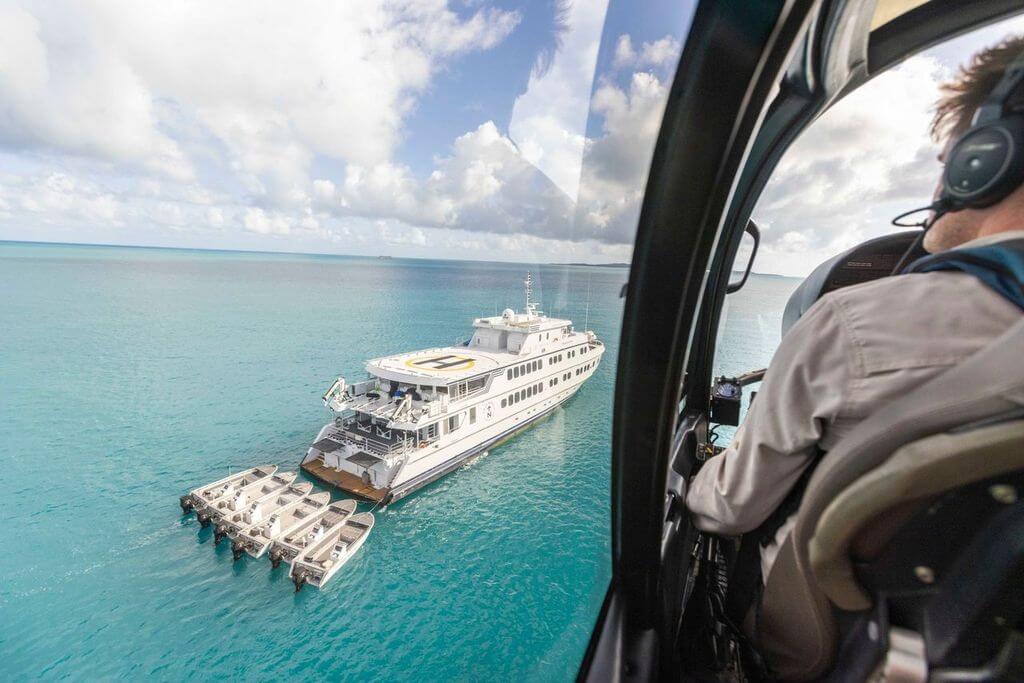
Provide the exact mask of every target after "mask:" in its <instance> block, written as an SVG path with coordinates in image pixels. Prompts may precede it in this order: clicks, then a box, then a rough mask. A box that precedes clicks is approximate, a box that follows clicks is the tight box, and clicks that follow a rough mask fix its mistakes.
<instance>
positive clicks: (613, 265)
mask: <svg viewBox="0 0 1024 683" xmlns="http://www.w3.org/2000/svg"><path fill="white" fill-rule="evenodd" d="M551 265H553V266H592V267H594V268H629V267H630V264H629V263H552V264H551Z"/></svg>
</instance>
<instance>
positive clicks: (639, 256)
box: [579, 0, 1019, 681]
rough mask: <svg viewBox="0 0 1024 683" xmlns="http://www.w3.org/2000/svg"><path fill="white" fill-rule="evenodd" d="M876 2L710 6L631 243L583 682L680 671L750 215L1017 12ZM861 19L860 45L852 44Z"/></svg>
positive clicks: (696, 25) (690, 40)
mask: <svg viewBox="0 0 1024 683" xmlns="http://www.w3.org/2000/svg"><path fill="white" fill-rule="evenodd" d="M1016 1H1017V0H1014V2H1016ZM874 4H875V0H835V1H834V2H828V1H827V0H805V1H801V0H777V1H776V2H773V3H735V2H730V0H701V1H700V2H699V4H698V7H697V9H696V12H695V14H694V19H693V22H692V24H691V28H690V32H689V35H688V36H687V38H686V42H685V44H684V49H683V54H682V56H681V58H680V68H679V70H678V71H677V73H676V76H675V80H674V82H673V85H672V88H671V91H670V93H669V97H668V102H667V106H666V110H665V115H664V119H663V122H662V128H661V131H660V132H659V137H658V142H657V145H656V147H655V151H654V156H653V159H652V164H651V171H650V175H649V177H648V182H647V188H646V193H645V195H644V201H643V206H642V210H641V215H640V221H639V226H638V232H637V239H636V245H635V248H634V252H633V262H632V269H631V272H630V278H629V283H628V289H627V301H626V311H625V316H624V320H623V331H622V339H621V347H620V354H619V363H618V372H617V377H616V392H615V414H614V417H613V436H612V563H613V568H612V581H611V585H610V587H609V591H608V594H607V596H606V598H605V602H604V604H603V606H602V609H601V613H600V615H599V617H598V620H597V624H596V626H595V629H594V632H593V634H592V636H591V640H590V644H589V646H588V648H587V651H586V653H585V655H584V660H583V662H582V664H581V668H580V672H579V679H580V680H595V681H598V680H602V681H603V680H626V679H628V680H651V679H656V678H660V677H661V676H662V675H664V676H666V677H672V676H674V675H677V674H678V672H679V662H678V661H677V660H676V651H675V647H674V644H675V642H676V641H675V639H676V637H677V636H678V630H679V626H680V617H681V612H682V607H683V605H682V600H681V597H682V595H683V591H684V586H683V581H684V580H685V576H686V575H687V570H688V565H689V559H690V558H689V552H690V550H691V548H692V545H693V534H694V531H693V528H692V526H691V525H690V523H689V520H688V518H687V516H686V513H685V508H684V506H683V505H682V503H683V500H684V499H685V493H686V491H685V481H686V479H687V478H688V475H689V473H690V472H689V469H690V467H691V466H692V463H694V462H695V459H696V458H695V456H696V449H697V447H698V446H699V445H701V444H702V443H703V442H704V438H703V437H704V435H705V431H704V430H706V427H707V420H708V407H709V404H710V385H711V382H710V379H711V363H712V360H713V355H714V337H715V335H714V331H715V330H716V329H717V326H718V323H719V316H720V313H721V308H722V302H723V300H724V297H725V293H726V288H727V286H728V277H729V272H730V270H731V264H732V261H733V260H734V258H735V255H736V251H737V249H738V247H739V243H740V238H741V236H742V231H743V228H744V226H745V224H746V220H747V219H748V218H749V215H750V213H751V211H752V209H753V204H754V202H756V200H757V197H758V196H759V195H760V193H761V190H762V189H763V188H764V185H765V184H766V182H767V179H768V177H769V175H770V173H771V171H772V170H773V169H774V167H775V165H776V164H777V162H778V160H779V158H780V157H781V156H782V153H783V152H784V151H785V149H786V148H788V146H789V144H791V142H792V141H793V140H794V139H795V138H796V137H797V136H798V135H799V134H800V133H801V132H802V131H803V130H804V128H805V127H806V126H807V125H808V124H809V123H810V122H811V121H812V120H813V119H814V118H815V117H816V116H818V115H819V114H820V113H821V112H822V111H824V110H825V109H826V108H828V107H829V106H831V105H833V104H834V103H835V102H837V101H838V100H839V99H841V98H842V97H843V96H844V95H846V94H848V93H849V92H851V91H852V90H854V89H855V88H856V87H858V86H859V85H861V84H862V83H864V82H866V81H867V80H868V79H869V78H871V77H873V76H874V75H877V74H878V73H880V72H882V71H884V70H885V69H887V68H889V67H890V66H892V65H893V64H895V63H897V62H899V61H901V60H902V59H905V58H906V57H908V56H910V55H911V54H913V53H914V52H917V51H920V50H922V49H924V48H926V47H928V46H930V45H933V44H935V43H937V42H940V41H941V40H946V39H948V38H951V37H953V36H955V35H957V34H959V33H963V32H965V31H967V30H970V29H972V28H976V27H978V26H980V25H983V24H986V23H991V22H993V21H995V20H997V19H999V18H1002V17H1005V16H1008V15H1010V14H1011V13H1013V11H1014V10H1015V9H1017V8H1019V5H1014V4H1013V3H1012V2H1008V0H981V1H980V2H976V3H971V5H970V7H969V8H967V9H965V8H964V7H963V5H962V3H959V2H957V0H931V2H929V3H927V4H926V5H924V6H922V7H919V8H917V9H915V10H911V11H910V12H908V13H907V14H906V15H905V16H904V17H902V18H900V19H897V20H896V21H894V22H892V25H891V26H883V27H882V30H880V31H876V32H874V33H870V34H869V33H868V26H867V23H866V22H867V21H868V19H869V18H870V16H871V15H872V14H873V11H874ZM937 10H938V11H937ZM925 18H927V20H928V23H927V29H925V30H924V31H922V30H921V21H920V20H922V19H925ZM852 22H857V23H859V24H860V26H861V27H862V30H863V39H862V40H860V41H852V42H850V41H844V40H842V38H843V37H844V36H846V37H848V36H849V35H850V32H849V31H848V29H849V27H850V26H851V23H852ZM899 45H902V46H903V48H904V49H903V51H902V52H900V51H899V49H898V47H896V46H899ZM769 98H773V99H771V103H770V105H769ZM692 131H700V134H699V135H692ZM684 369H685V373H684V372H683V370H684ZM680 377H683V378H684V380H683V382H682V386H681V385H680V382H679V381H678V378H680Z"/></svg>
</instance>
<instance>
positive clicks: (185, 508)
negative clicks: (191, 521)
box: [178, 495, 196, 515]
mask: <svg viewBox="0 0 1024 683" xmlns="http://www.w3.org/2000/svg"><path fill="white" fill-rule="evenodd" d="M178 505H180V506H181V514H183V515H187V514H188V513H190V512H192V511H193V510H195V509H196V504H195V503H194V502H192V496H190V495H188V496H182V497H181V498H179V499H178Z"/></svg>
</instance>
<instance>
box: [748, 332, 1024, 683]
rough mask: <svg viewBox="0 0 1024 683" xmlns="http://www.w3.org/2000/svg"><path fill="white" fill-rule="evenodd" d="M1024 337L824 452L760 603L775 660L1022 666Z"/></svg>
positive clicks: (790, 670) (851, 665)
mask: <svg viewBox="0 0 1024 683" xmlns="http://www.w3.org/2000/svg"><path fill="white" fill-rule="evenodd" d="M1022 351H1024V321H1022V322H1020V323H1017V324H1015V325H1014V326H1013V327H1012V328H1010V329H1009V330H1008V331H1007V332H1006V333H1004V334H1003V335H1001V336H1000V337H999V338H997V339H996V340H994V341H993V342H992V343H991V344H989V345H988V346H986V347H985V348H984V349H982V350H980V351H979V352H977V353H976V354H974V355H973V356H971V357H970V358H968V359H967V360H966V361H964V362H963V363H961V364H959V365H958V366H956V367H953V368H951V369H949V370H947V371H946V372H945V373H943V374H942V375H940V376H938V377H936V378H935V379H933V380H931V381H929V382H927V383H925V384H924V385H922V386H921V387H919V388H918V389H916V390H914V391H912V392H910V393H909V394H908V395H907V396H905V397H904V398H903V399H901V400H900V401H899V402H897V403H896V404H895V405H892V406H891V407H887V408H886V409H885V410H882V411H879V412H878V413H876V414H875V415H873V416H872V417H870V418H868V419H867V420H865V421H864V422H862V423H861V424H860V425H858V426H857V428H855V429H854V430H853V431H851V432H850V433H849V434H848V435H847V436H845V437H844V438H843V439H842V440H841V441H840V442H839V443H837V444H836V445H835V447H834V448H833V449H832V450H830V451H829V452H828V453H827V454H825V455H824V456H823V458H822V460H821V461H820V463H819V464H818V466H817V468H816V469H815V471H814V474H813V476H812V477H811V479H810V481H809V482H808V485H807V488H806V490H805V493H804V496H803V498H802V501H801V503H800V507H799V510H798V512H797V518H796V523H795V526H794V528H793V532H792V534H791V535H790V537H789V539H788V540H787V541H786V542H785V543H784V544H783V545H782V547H781V549H780V551H779V555H778V558H777V559H776V562H775V564H774V565H773V567H772V569H771V572H770V574H769V575H768V577H767V581H766V582H765V586H764V590H763V592H762V594H761V598H760V601H759V604H757V605H756V606H755V612H754V623H755V625H754V634H753V636H754V637H753V640H754V642H755V644H756V646H757V648H758V650H759V652H760V654H761V655H762V657H763V658H764V660H765V662H766V664H767V665H768V668H769V670H770V671H771V673H772V674H773V675H774V676H776V677H778V678H780V679H784V680H812V679H813V680H818V679H821V678H823V677H834V678H836V679H837V680H838V679H841V680H865V679H866V678H868V677H869V676H871V675H876V676H878V675H881V676H883V677H884V678H885V680H906V681H913V680H926V679H927V676H928V675H929V672H931V673H932V674H936V673H938V672H948V673H949V674H950V675H956V676H963V675H968V676H969V677H970V676H974V677H970V678H969V679H970V680H982V679H984V680H990V679H991V678H992V676H994V677H995V678H996V679H998V678H999V676H1000V675H1002V676H1003V677H1004V678H1005V679H1006V680H1013V679H1015V678H1016V677H1019V676H1021V675H1024V669H1020V668H1014V667H1022V666H1024V637H1022V636H1021V633H1020V631H1021V630H1022V626H1024V363H1021V352H1022ZM1000 672H1002V673H1000ZM1008 672H1009V673H1008ZM979 675H981V676H982V678H976V677H977V676H979ZM986 675H988V676H989V678H985V676H986ZM957 680H960V679H959V678H958V679H957ZM963 680H968V679H967V678H964V679H963Z"/></svg>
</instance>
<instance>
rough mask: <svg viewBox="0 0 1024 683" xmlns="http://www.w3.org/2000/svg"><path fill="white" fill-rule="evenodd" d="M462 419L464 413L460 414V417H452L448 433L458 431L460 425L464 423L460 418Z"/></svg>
mask: <svg viewBox="0 0 1024 683" xmlns="http://www.w3.org/2000/svg"><path fill="white" fill-rule="evenodd" d="M461 417H462V413H459V414H458V415H452V416H451V417H449V418H448V433H449V434H451V433H452V432H454V431H455V430H456V429H458V428H459V423H460V422H461V421H462V420H460V419H459V418H461Z"/></svg>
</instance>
